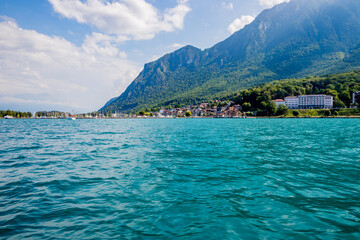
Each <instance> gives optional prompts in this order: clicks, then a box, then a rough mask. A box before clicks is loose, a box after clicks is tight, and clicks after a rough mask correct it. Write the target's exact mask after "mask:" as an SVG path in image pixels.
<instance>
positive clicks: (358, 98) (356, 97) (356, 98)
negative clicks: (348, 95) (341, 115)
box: [353, 91, 360, 104]
mask: <svg viewBox="0 0 360 240" xmlns="http://www.w3.org/2000/svg"><path fill="white" fill-rule="evenodd" d="M353 103H354V104H355V103H359V104H360V91H358V92H354V93H353Z"/></svg>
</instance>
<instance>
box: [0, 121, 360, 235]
mask: <svg viewBox="0 0 360 240" xmlns="http://www.w3.org/2000/svg"><path fill="white" fill-rule="evenodd" d="M359 127H360V120H357V119H273V120H271V119H266V120H259V119H203V120H200V119H191V120H185V119H163V120H161V119H157V120H155V119H154V120H150V119H148V120H142V119H126V120H113V121H110V120H96V121H94V120H83V121H82V120H81V121H64V120H49V121H46V120H14V121H6V120H0V133H1V134H0V239H156V240H158V239H360V204H359V203H360V185H359V182H360V166H359V164H360V137H359V134H358V129H359Z"/></svg>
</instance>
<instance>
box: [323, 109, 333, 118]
mask: <svg viewBox="0 0 360 240" xmlns="http://www.w3.org/2000/svg"><path fill="white" fill-rule="evenodd" d="M324 115H325V117H329V116H330V115H331V112H330V110H329V109H327V110H325V112H324Z"/></svg>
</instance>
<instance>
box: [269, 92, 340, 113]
mask: <svg viewBox="0 0 360 240" xmlns="http://www.w3.org/2000/svg"><path fill="white" fill-rule="evenodd" d="M275 103H276V106H277V107H278V108H279V107H280V105H285V106H286V107H287V108H288V109H329V108H333V106H334V97H333V96H328V95H325V94H317V95H300V96H291V97H286V98H285V100H283V99H276V100H275Z"/></svg>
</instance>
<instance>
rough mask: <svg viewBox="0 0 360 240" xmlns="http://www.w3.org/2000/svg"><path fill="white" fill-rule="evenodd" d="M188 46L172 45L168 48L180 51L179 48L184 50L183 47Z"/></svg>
mask: <svg viewBox="0 0 360 240" xmlns="http://www.w3.org/2000/svg"><path fill="white" fill-rule="evenodd" d="M185 46H186V45H185V44H182V43H174V44H172V45H170V46H169V47H168V48H171V49H179V48H182V47H185Z"/></svg>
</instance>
